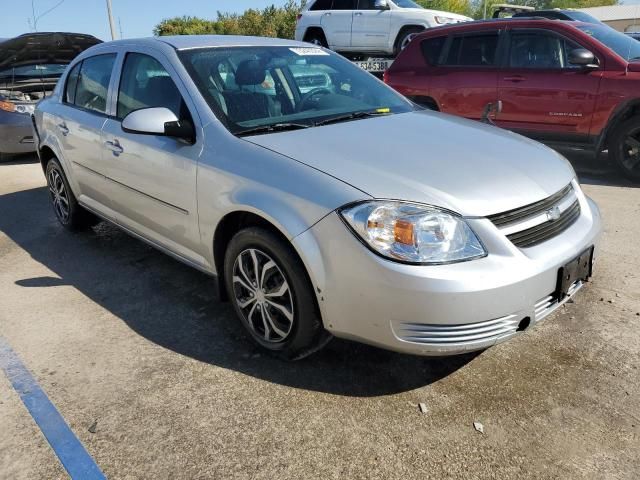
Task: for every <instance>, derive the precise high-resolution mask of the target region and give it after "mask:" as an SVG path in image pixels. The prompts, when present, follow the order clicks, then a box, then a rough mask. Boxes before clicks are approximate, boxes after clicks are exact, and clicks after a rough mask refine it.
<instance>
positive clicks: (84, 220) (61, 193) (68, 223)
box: [45, 158, 100, 232]
mask: <svg viewBox="0 0 640 480" xmlns="http://www.w3.org/2000/svg"><path fill="white" fill-rule="evenodd" d="M45 176H46V178H47V187H48V188H49V198H50V199H51V206H52V207H53V213H54V214H55V215H56V218H57V219H58V221H59V222H60V224H61V225H62V226H63V227H64V228H66V229H67V230H70V231H74V232H75V231H80V230H85V229H87V228H89V227H92V226H94V225H96V224H97V223H99V222H100V219H99V218H98V217H96V216H95V215H94V214H92V213H91V212H89V211H87V210H85V209H84V208H82V207H81V206H80V205H79V204H78V201H77V200H76V197H75V195H74V194H73V192H72V191H71V188H70V187H69V182H68V181H67V177H66V175H65V174H64V170H63V169H62V166H61V165H60V162H59V161H58V159H57V158H52V159H51V160H49V162H48V163H47V168H46V170H45Z"/></svg>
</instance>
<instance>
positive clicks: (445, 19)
mask: <svg viewBox="0 0 640 480" xmlns="http://www.w3.org/2000/svg"><path fill="white" fill-rule="evenodd" d="M434 18H435V20H436V23H439V24H440V25H442V24H444V23H455V21H456V19H455V18H450V17H440V16H437V15H436V16H435V17H434Z"/></svg>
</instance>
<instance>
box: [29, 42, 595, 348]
mask: <svg viewBox="0 0 640 480" xmlns="http://www.w3.org/2000/svg"><path fill="white" fill-rule="evenodd" d="M35 120H36V121H35V124H36V140H37V144H38V151H39V154H40V159H41V161H42V167H43V170H44V172H45V175H46V178H47V181H48V184H49V190H50V197H51V202H52V205H53V208H54V211H55V214H56V215H57V217H58V219H59V221H60V223H61V224H62V225H63V226H64V227H66V228H68V229H71V230H80V229H83V228H86V227H89V226H91V225H94V224H95V223H96V222H98V221H99V220H102V219H104V220H107V221H110V222H112V223H114V224H116V225H118V226H120V227H121V228H123V229H124V230H126V231H127V232H129V233H130V234H131V235H133V236H135V237H137V238H140V239H142V240H144V241H146V242H148V243H150V244H152V245H154V246H155V247H157V248H159V249H160V250H162V251H164V252H166V253H168V254H169V255H172V256H173V257H175V258H177V259H178V260H181V261H182V262H185V263H187V264H189V265H191V266H193V267H195V268H198V269H200V270H202V271H204V272H207V273H209V274H211V275H213V276H215V277H216V278H218V279H219V281H218V282H217V284H218V289H219V294H220V295H221V296H222V298H226V299H229V300H230V301H231V302H232V304H233V306H234V308H235V311H236V313H237V315H238V317H239V319H240V321H241V322H242V324H243V325H244V327H245V328H246V331H247V332H248V334H249V335H250V336H251V338H252V339H253V340H254V341H255V342H256V343H257V344H258V345H260V346H261V347H262V348H264V349H266V350H267V351H269V352H272V353H273V354H275V355H278V356H280V357H282V358H286V359H297V358H302V357H304V356H306V355H308V354H310V353H312V352H314V351H316V350H318V349H319V348H321V347H322V346H323V345H324V344H326V342H327V341H329V340H330V339H331V337H332V336H338V337H343V338H350V339H355V340H358V341H361V342H366V343H370V344H374V345H378V346H380V347H383V348H387V349H391V350H396V351H400V352H407V353H414V354H419V355H448V354H456V353H462V352H466V351H471V350H479V349H484V348H487V347H489V346H491V345H494V344H496V343H498V342H502V341H504V340H506V339H508V338H511V337H513V336H514V335H516V334H517V333H518V332H521V331H524V330H526V329H528V328H530V327H532V326H533V325H535V324H536V323H537V322H539V321H541V320H542V319H543V318H545V317H546V316H547V315H549V314H550V313H551V312H553V311H554V310H555V309H557V308H558V307H559V306H560V305H562V304H563V303H564V302H566V301H567V300H568V299H569V298H571V296H572V295H574V294H575V293H576V292H577V291H578V290H580V288H581V287H582V286H583V285H584V284H585V282H587V281H588V279H589V278H590V276H591V274H592V266H593V263H594V258H595V254H596V252H597V250H596V247H597V242H598V237H599V234H600V230H601V223H600V214H599V211H598V208H597V207H596V205H595V204H594V203H593V202H592V201H591V200H590V199H588V198H587V197H586V196H585V195H584V193H583V192H582V190H581V188H580V185H579V184H578V182H577V180H576V176H575V173H574V171H573V169H572V168H571V166H570V165H569V163H568V162H567V161H566V160H565V159H564V158H563V157H561V156H560V155H558V154H557V153H555V152H554V151H552V150H550V149H548V148H546V147H544V146H542V145H540V144H538V143H535V142H533V141H530V140H527V139H524V138H522V137H520V136H518V135H515V134H513V133H509V132H505V131H501V130H498V129H497V128H494V127H490V126H486V125H483V124H480V123H474V122H471V121H467V120H462V119H458V118H454V117H450V116H447V115H442V114H439V113H434V112H429V111H424V110H421V109H419V108H417V107H416V106H415V105H413V104H412V103H410V102H409V101H407V100H406V99H404V98H403V97H401V96H400V95H398V94H396V93H395V92H394V91H392V90H391V89H389V88H388V87H386V86H385V85H384V84H383V83H381V82H379V81H378V80H377V79H375V78H374V77H372V76H370V75H369V74H367V73H365V72H363V71H361V70H360V69H359V68H357V67H356V66H354V65H353V64H351V63H350V62H348V61H347V60H345V59H343V58H342V57H340V56H339V55H336V54H334V53H332V52H330V51H328V50H325V49H322V48H317V47H315V46H311V45H309V44H304V43H298V42H293V41H288V40H276V39H265V38H247V37H244V38H242V37H216V36H197V37H188V36H184V37H160V38H154V39H144V40H126V41H119V42H111V43H105V44H102V45H99V46H96V47H93V48H91V49H89V50H87V51H86V52H84V53H83V54H82V55H80V56H79V57H78V58H77V59H76V60H75V61H74V62H73V63H72V64H71V65H70V67H69V68H68V69H67V71H66V73H65V75H64V76H63V77H62V79H61V81H60V82H59V83H58V86H57V87H56V90H55V91H54V93H53V95H52V96H50V97H48V98H47V99H46V100H43V101H42V102H40V103H39V104H38V107H37V109H36V113H35Z"/></svg>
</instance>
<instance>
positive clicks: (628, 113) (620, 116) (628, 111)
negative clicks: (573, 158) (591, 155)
mask: <svg viewBox="0 0 640 480" xmlns="http://www.w3.org/2000/svg"><path fill="white" fill-rule="evenodd" d="M636 115H640V98H635V99H633V100H628V101H627V102H625V103H623V104H621V105H619V106H618V107H617V108H616V109H615V110H614V112H613V113H612V114H611V116H610V117H609V121H608V122H607V125H606V126H605V128H604V129H603V130H602V132H601V133H600V136H599V137H598V142H597V144H596V153H600V152H602V151H603V150H606V149H607V148H608V147H609V141H610V139H611V135H612V134H613V132H614V131H615V129H616V127H617V126H618V125H620V124H621V123H622V122H624V121H626V120H628V119H629V118H631V117H634V116H636Z"/></svg>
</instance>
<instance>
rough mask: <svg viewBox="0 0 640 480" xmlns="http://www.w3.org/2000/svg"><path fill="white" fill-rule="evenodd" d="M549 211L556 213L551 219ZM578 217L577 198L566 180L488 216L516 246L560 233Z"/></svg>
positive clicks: (549, 237)
mask: <svg viewBox="0 0 640 480" xmlns="http://www.w3.org/2000/svg"><path fill="white" fill-rule="evenodd" d="M552 211H555V213H558V212H559V217H557V218H555V219H552V218H551V215H550V214H551V213H552ZM579 217H580V202H579V201H578V197H577V195H576V192H575V190H574V188H573V186H572V185H571V184H569V185H567V186H566V187H565V188H563V189H562V190H560V191H559V192H558V193H556V194H554V195H551V196H550V197H548V198H545V199H544V200H541V201H539V202H536V203H532V204H530V205H526V206H524V207H520V208H516V209H513V210H509V211H508V212H503V213H499V214H496V215H491V216H490V217H488V218H489V220H491V222H493V224H494V225H495V226H496V227H498V228H499V229H500V230H501V231H503V233H504V234H505V235H506V236H507V238H508V239H509V240H510V241H511V242H512V243H513V244H514V245H515V246H516V247H518V248H526V247H533V246H535V245H538V244H540V243H542V242H544V241H546V240H549V239H551V238H553V237H555V236H556V235H559V234H560V233H562V232H563V231H565V230H566V229H568V228H569V227H570V226H571V225H573V223H574V222H575V221H576V220H577V219H578V218H579Z"/></svg>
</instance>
